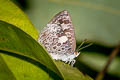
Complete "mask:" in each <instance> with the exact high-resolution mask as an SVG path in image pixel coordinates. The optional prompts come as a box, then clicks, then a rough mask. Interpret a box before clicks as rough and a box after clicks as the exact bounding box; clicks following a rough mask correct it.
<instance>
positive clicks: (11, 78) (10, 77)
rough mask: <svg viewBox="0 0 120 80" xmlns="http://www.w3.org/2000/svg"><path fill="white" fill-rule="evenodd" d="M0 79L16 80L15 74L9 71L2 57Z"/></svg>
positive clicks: (0, 60)
mask: <svg viewBox="0 0 120 80" xmlns="http://www.w3.org/2000/svg"><path fill="white" fill-rule="evenodd" d="M0 54H1V53H0ZM0 79H1V80H16V78H15V77H14V75H13V73H12V72H11V71H10V70H9V68H8V66H7V65H6V63H5V62H4V60H3V58H2V57H1V55H0Z"/></svg>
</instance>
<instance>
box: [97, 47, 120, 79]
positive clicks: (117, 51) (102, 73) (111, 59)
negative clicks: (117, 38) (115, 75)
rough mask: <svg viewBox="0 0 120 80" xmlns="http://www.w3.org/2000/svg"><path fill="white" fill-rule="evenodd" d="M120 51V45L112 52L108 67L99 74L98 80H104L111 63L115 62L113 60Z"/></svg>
mask: <svg viewBox="0 0 120 80" xmlns="http://www.w3.org/2000/svg"><path fill="white" fill-rule="evenodd" d="M119 49H120V45H118V46H116V48H115V49H113V51H112V52H111V54H110V56H109V59H108V61H107V63H106V65H105V66H104V68H103V70H102V71H101V72H100V73H98V75H97V77H96V80H102V79H103V77H104V74H105V73H106V72H107V69H108V67H109V65H110V64H111V62H112V61H113V59H114V58H115V56H116V55H117V54H118V53H119Z"/></svg>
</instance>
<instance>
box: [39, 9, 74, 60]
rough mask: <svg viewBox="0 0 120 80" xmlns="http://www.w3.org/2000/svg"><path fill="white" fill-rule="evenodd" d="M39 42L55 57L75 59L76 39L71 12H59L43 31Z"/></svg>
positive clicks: (58, 58)
mask: <svg viewBox="0 0 120 80" xmlns="http://www.w3.org/2000/svg"><path fill="white" fill-rule="evenodd" d="M38 42H40V43H41V44H43V46H44V47H45V48H46V49H47V50H48V52H49V53H50V55H51V56H52V58H53V59H56V60H62V61H74V60H73V59H74V57H76V55H74V51H75V48H76V41H75V36H74V29H73V25H72V21H71V18H70V15H69V13H68V12H67V11H62V12H60V13H58V14H57V15H56V16H55V17H54V18H53V19H52V20H51V21H50V22H49V23H48V24H47V26H46V27H44V29H43V30H42V31H41V33H40V35H39V38H38Z"/></svg>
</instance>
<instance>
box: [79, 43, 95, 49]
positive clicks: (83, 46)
mask: <svg viewBox="0 0 120 80" xmlns="http://www.w3.org/2000/svg"><path fill="white" fill-rule="evenodd" d="M92 44H93V43H89V44H88V45H86V46H83V47H81V48H79V49H78V51H80V50H82V49H84V48H87V47H89V46H91V45H92Z"/></svg>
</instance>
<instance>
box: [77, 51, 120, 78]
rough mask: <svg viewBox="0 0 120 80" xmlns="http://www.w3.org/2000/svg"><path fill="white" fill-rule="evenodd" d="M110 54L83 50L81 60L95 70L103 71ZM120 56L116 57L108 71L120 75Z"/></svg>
mask: <svg viewBox="0 0 120 80" xmlns="http://www.w3.org/2000/svg"><path fill="white" fill-rule="evenodd" d="M108 57H109V56H105V55H102V53H95V52H83V53H82V54H81V55H80V56H79V61H80V62H82V63H84V64H85V65H87V66H88V67H90V68H91V69H93V70H95V71H98V72H99V71H101V70H102V69H103V67H104V66H105V64H106V62H107V60H108ZM119 67H120V58H119V57H116V58H115V59H114V60H113V61H112V63H111V65H110V66H109V68H108V71H107V73H108V74H112V75H114V76H117V77H120V70H119V69H118V68H119Z"/></svg>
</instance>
